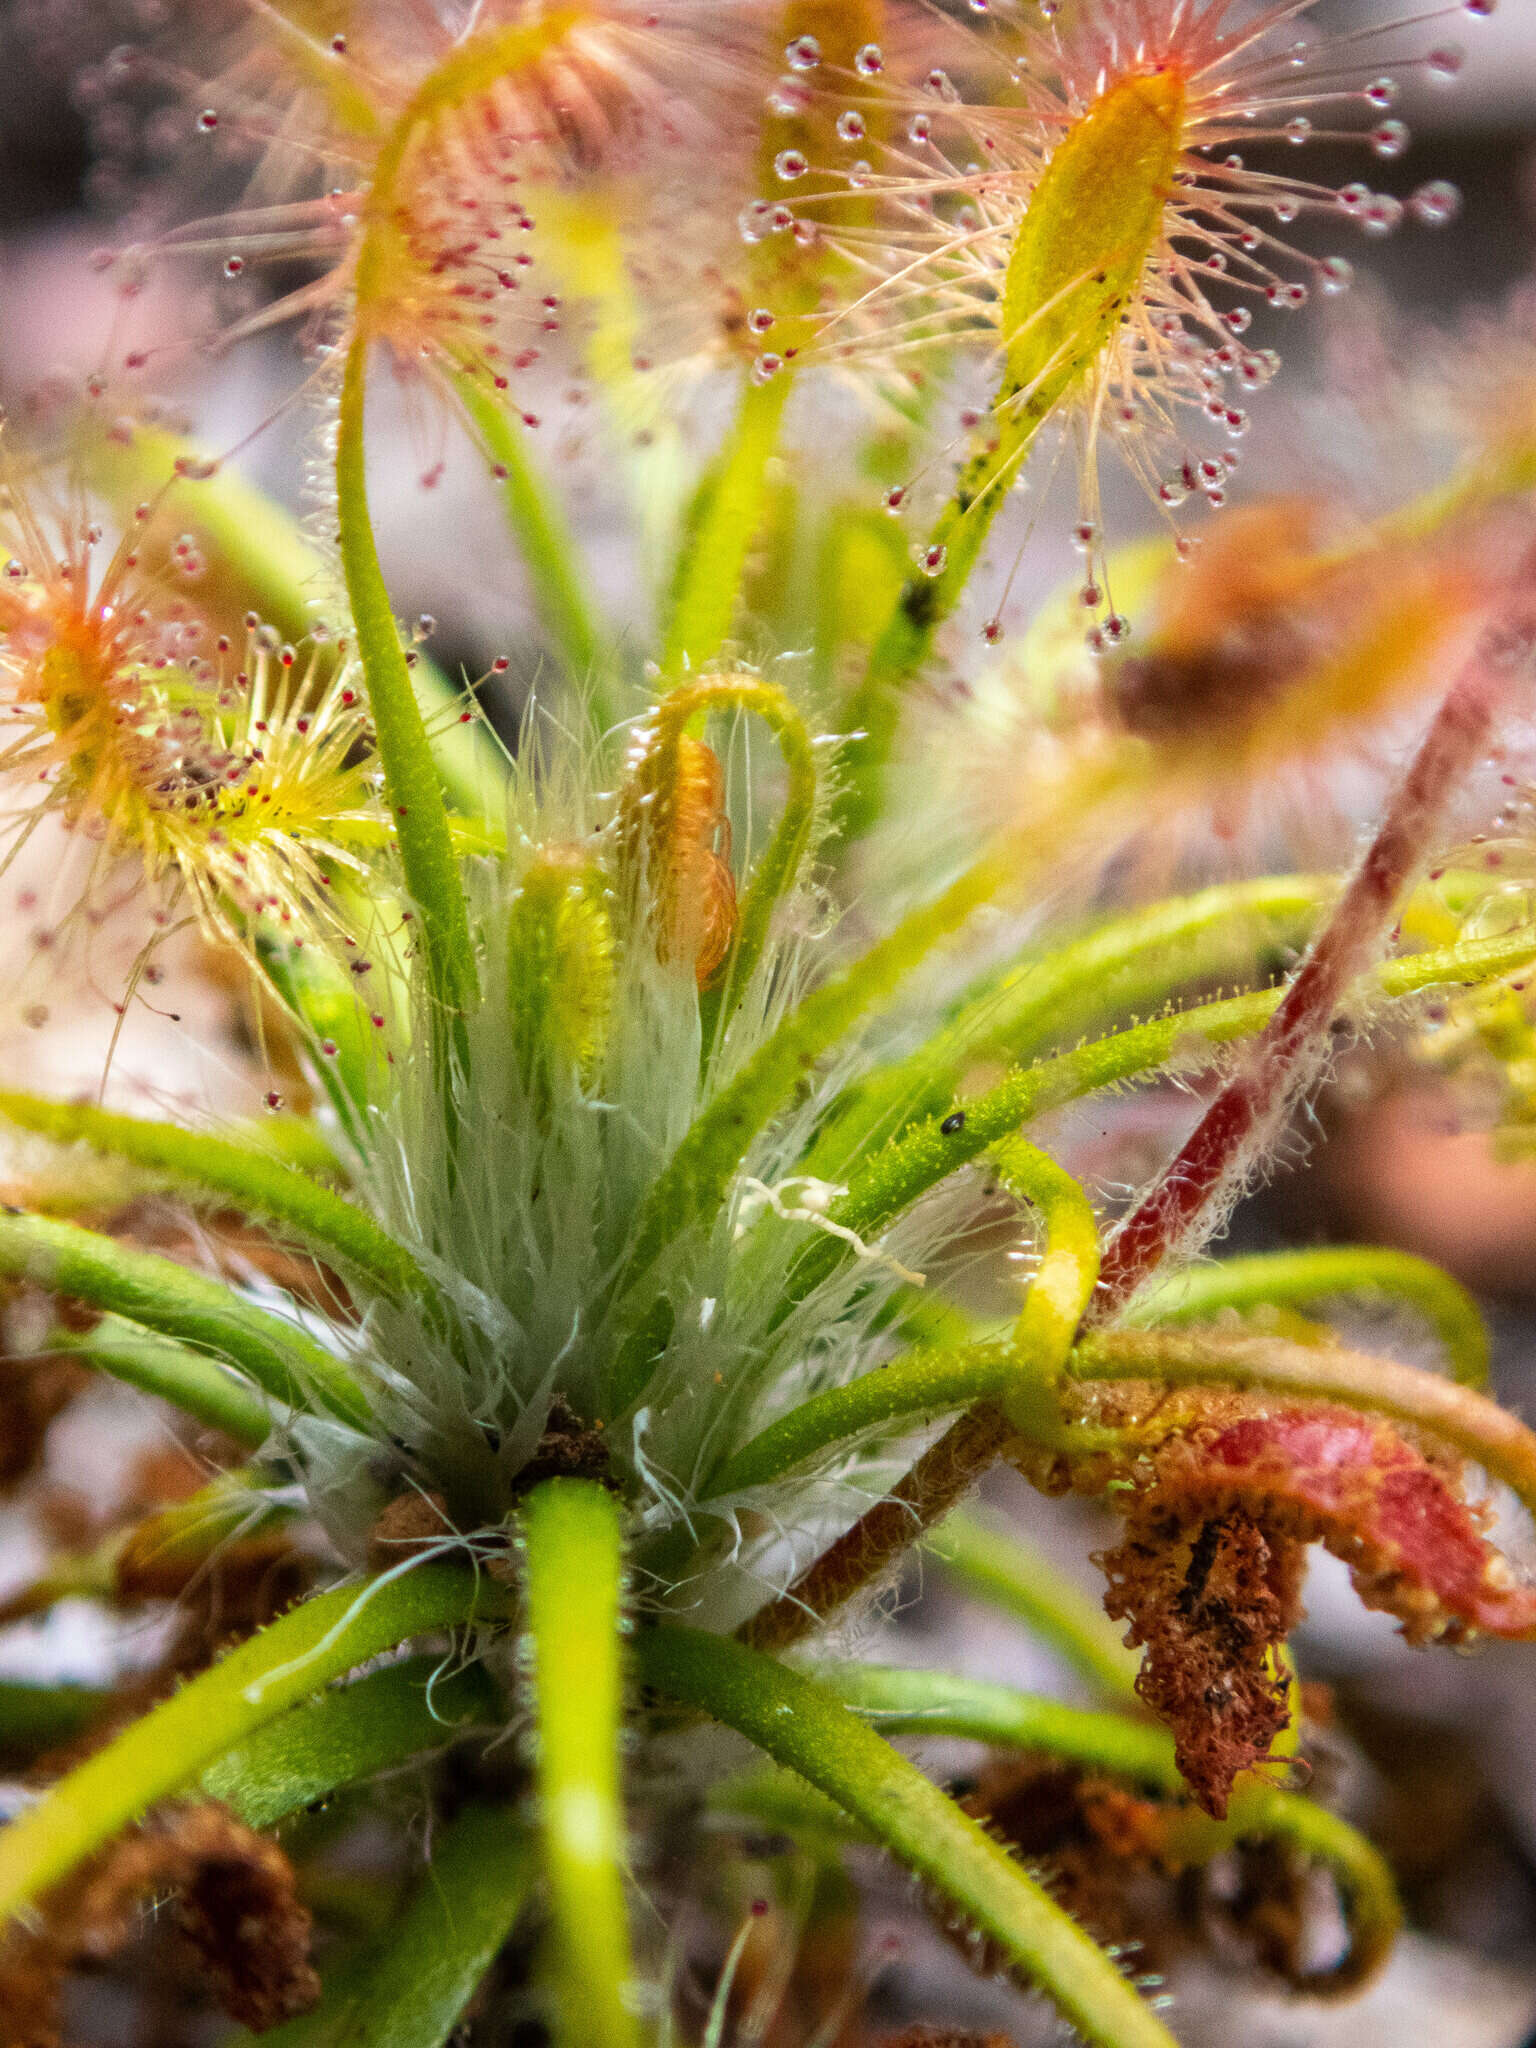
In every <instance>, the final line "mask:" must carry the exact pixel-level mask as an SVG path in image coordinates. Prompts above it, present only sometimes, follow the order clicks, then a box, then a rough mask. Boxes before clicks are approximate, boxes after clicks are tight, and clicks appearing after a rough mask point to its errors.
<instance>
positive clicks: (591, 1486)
mask: <svg viewBox="0 0 1536 2048" xmlns="http://www.w3.org/2000/svg"><path fill="white" fill-rule="evenodd" d="M522 1530H523V1542H524V1547H525V1570H526V1574H527V1581H526V1583H527V1628H528V1640H529V1643H530V1645H531V1647H532V1651H533V1679H532V1692H533V1709H534V1718H535V1723H536V1726H537V1729H538V1752H537V1781H538V1794H539V1824H540V1834H541V1839H542V1843H543V1853H544V1863H545V1870H546V1875H547V1879H548V1887H549V1904H550V1915H551V1918H552V1921H553V1935H554V1950H555V1962H556V1980H555V1982H556V1995H557V2002H558V2009H559V2038H560V2040H561V2041H562V2042H563V2043H564V2048H636V2044H637V2043H638V2041H639V2038H640V2037H639V2031H638V2029H637V2026H636V2023H635V2015H634V2012H633V2011H632V2010H631V2007H630V2005H629V2002H628V1995H629V1987H630V1983H631V1980H632V1977H633V1973H634V1966H633V1963H632V1961H631V1958H630V1949H629V1920H628V1914H627V1911H626V1908H625V1902H624V1877H623V1846H624V1826H623V1807H622V1801H621V1795H620V1789H619V1731H620V1722H621V1719H622V1713H623V1681H622V1676H621V1672H620V1664H619V1644H620V1636H619V1622H620V1609H621V1604H622V1593H623V1553H622V1549H621V1542H620V1530H619V1509H618V1504H617V1503H616V1502H615V1500H614V1498H613V1496H612V1495H611V1494H610V1493H608V1492H607V1491H606V1489H605V1488H603V1487H601V1486H598V1485H596V1484H595V1483H594V1482H592V1481H590V1480H584V1479H548V1480H545V1481H544V1483H543V1484H542V1485H541V1486H537V1487H535V1488H534V1490H533V1491H532V1492H531V1493H530V1494H529V1496H528V1499H527V1502H526V1504H525V1506H524V1509H523V1516H522Z"/></svg>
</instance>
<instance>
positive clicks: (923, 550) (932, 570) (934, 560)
mask: <svg viewBox="0 0 1536 2048" xmlns="http://www.w3.org/2000/svg"><path fill="white" fill-rule="evenodd" d="M916 560H917V566H918V567H919V569H921V570H922V572H923V574H924V575H925V576H942V575H943V574H944V568H945V564H946V563H947V562H948V561H949V549H948V548H946V547H921V546H920V547H919V548H918V549H917V551H916Z"/></svg>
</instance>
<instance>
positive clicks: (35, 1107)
mask: <svg viewBox="0 0 1536 2048" xmlns="http://www.w3.org/2000/svg"><path fill="white" fill-rule="evenodd" d="M0 1117H3V1118H5V1120H6V1121H7V1122H8V1123H13V1124H15V1125H17V1126H18V1127H19V1128H20V1129H21V1130H24V1131H32V1132H35V1133H36V1134H37V1135H38V1136H39V1137H43V1138H47V1139H49V1140H50V1141H51V1142H52V1143H53V1144H55V1145H87V1146H89V1147H90V1148H91V1150H92V1151H94V1152H104V1153H109V1154H111V1155H112V1156H114V1157H116V1158H119V1159H128V1160H132V1161H133V1163H134V1164H135V1165H136V1166H143V1167H147V1168H149V1169H150V1170H151V1171H152V1172H154V1173H156V1174H159V1175H163V1176H164V1177H165V1178H166V1179H167V1180H169V1181H171V1182H172V1183H173V1184H174V1185H176V1186H178V1187H184V1188H188V1189H190V1190H192V1191H193V1192H196V1193H202V1194H204V1195H211V1196H214V1197H216V1198H217V1199H218V1200H220V1201H223V1202H228V1203H232V1204H234V1205H235V1206H237V1207H238V1208H240V1209H242V1210H244V1211H245V1212H246V1214H247V1215H250V1216H257V1217H261V1218H263V1219H264V1220H265V1221H267V1222H269V1223H273V1224H276V1225H277V1226H278V1227H279V1228H280V1230H282V1231H283V1232H285V1233H287V1234H289V1235H291V1236H293V1237H295V1238H297V1239H298V1240H299V1241H300V1242H301V1243H303V1244H305V1245H307V1246H308V1247H309V1248H310V1249H311V1250H313V1251H315V1252H317V1253H319V1254H321V1255H322V1256H324V1257H327V1258H331V1259H334V1260H335V1261H336V1263H337V1264H338V1265H340V1266H341V1267H342V1268H344V1270H345V1271H346V1273H347V1275H348V1277H349V1278H351V1279H358V1280H362V1281H365V1282H366V1283H367V1285H368V1286H369V1287H370V1288H372V1289H373V1291H374V1292H375V1293H378V1294H382V1295H385V1296H387V1297H388V1298H389V1299H390V1300H392V1301H400V1300H403V1299H405V1298H407V1297H409V1296H413V1295H414V1296H418V1297H419V1296H422V1295H427V1294H430V1293H431V1291H432V1290H431V1283H430V1282H429V1280H428V1279H427V1276H426V1274H425V1273H423V1272H422V1270H421V1268H420V1267H419V1266H418V1265H417V1263H416V1261H415V1260H414V1259H413V1258H412V1257H411V1255H410V1253H409V1252H408V1251H407V1250H406V1249H405V1247H404V1246H403V1245H399V1244H396V1242H395V1240H394V1239H393V1238H392V1237H390V1236H389V1235H388V1234H387V1232H385V1231H383V1230H381V1229H380V1228H379V1226H378V1224H377V1223H375V1222H374V1220H373V1218H372V1217H371V1216H369V1215H368V1214H367V1212H366V1211H365V1210H362V1209H359V1208H358V1207H357V1206H356V1204H355V1203H352V1202H349V1201H347V1200H346V1199H345V1198H344V1197H343V1196H341V1195H338V1194H335V1193H333V1191H332V1190H331V1189H330V1188H327V1187H323V1186H322V1185H321V1184H320V1183H319V1182H318V1181H316V1180H313V1179H312V1178H311V1177H310V1175H309V1174H307V1173H301V1172H300V1171H299V1169H298V1168H297V1167H295V1166H289V1165H288V1164H286V1163H285V1162H284V1161H283V1160H280V1159H272V1158H269V1157H267V1156H266V1155H265V1154H263V1153H262V1152H261V1151H260V1150H259V1149H258V1148H257V1147H255V1146H254V1145H250V1146H247V1145H241V1144H237V1143H235V1142H234V1141H233V1140H232V1139H229V1138H219V1137H214V1136H212V1135H210V1134H209V1133H208V1132H205V1131H189V1130H186V1129H185V1128H183V1126H181V1125H180V1124H170V1123H159V1122H156V1121H154V1120H153V1119H150V1118H147V1117H137V1116H123V1115H121V1114H119V1113H117V1112H115V1111H113V1110H107V1109H97V1108H96V1107H95V1106H94V1104H91V1103H86V1102H51V1101H49V1100H48V1098H47V1097H46V1096H42V1095H27V1094H23V1093H22V1091H21V1090H20V1089H17V1088H0Z"/></svg>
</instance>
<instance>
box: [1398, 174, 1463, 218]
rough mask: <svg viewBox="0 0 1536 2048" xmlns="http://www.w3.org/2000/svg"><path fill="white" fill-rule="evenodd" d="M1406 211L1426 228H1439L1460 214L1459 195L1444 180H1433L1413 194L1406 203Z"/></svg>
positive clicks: (1457, 191) (1456, 190)
mask: <svg viewBox="0 0 1536 2048" xmlns="http://www.w3.org/2000/svg"><path fill="white" fill-rule="evenodd" d="M1408 210H1409V212H1410V213H1411V214H1412V215H1413V216H1414V218H1415V220H1420V221H1422V222H1423V223H1424V225H1425V226H1426V227H1430V228H1441V227H1444V226H1445V224H1446V222H1447V221H1451V220H1454V219H1455V218H1456V216H1457V214H1458V213H1460V211H1461V193H1460V191H1459V189H1458V188H1457V187H1456V186H1455V185H1452V184H1450V183H1449V182H1448V181H1447V180H1446V179H1444V178H1433V179H1431V180H1430V182H1429V183H1428V184H1427V185H1421V186H1420V187H1419V189H1418V191H1417V192H1415V193H1414V195H1413V197H1412V198H1411V199H1410V200H1409V201H1408Z"/></svg>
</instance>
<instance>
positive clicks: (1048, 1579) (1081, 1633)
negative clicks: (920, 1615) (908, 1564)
mask: <svg viewBox="0 0 1536 2048" xmlns="http://www.w3.org/2000/svg"><path fill="white" fill-rule="evenodd" d="M923 1548H924V1549H925V1550H926V1551H927V1552H928V1553H929V1555H930V1556H932V1557H936V1558H937V1559H938V1561H939V1562H940V1564H942V1565H943V1567H944V1570H945V1571H946V1573H947V1574H948V1575H949V1577H950V1578H951V1579H953V1581H954V1582H955V1584H956V1585H957V1586H958V1587H959V1588H960V1590H961V1591H962V1592H964V1593H969V1594H970V1595H971V1596H972V1598H974V1599H977V1600H985V1601H986V1602H987V1603H988V1605H989V1606H992V1607H998V1608H1001V1609H1002V1611H1003V1612H1004V1613H1005V1614H1011V1615H1013V1616H1015V1617H1016V1618H1017V1619H1018V1620H1019V1621H1022V1622H1023V1623H1024V1625H1025V1627H1026V1628H1027V1629H1029V1630H1030V1632H1031V1633H1032V1634H1033V1635H1037V1636H1038V1637H1039V1638H1040V1639H1041V1641H1042V1642H1044V1643H1046V1644H1048V1645H1049V1647H1050V1648H1051V1649H1053V1650H1054V1651H1056V1653H1057V1654H1058V1655H1059V1656H1060V1657H1061V1658H1062V1659H1063V1661H1064V1662H1065V1663H1067V1664H1069V1665H1070V1666H1071V1667H1072V1669H1073V1670H1074V1671H1076V1672H1077V1673H1078V1675H1079V1676H1080V1677H1082V1678H1085V1679H1087V1681H1088V1683H1089V1684H1090V1685H1091V1686H1092V1687H1093V1688H1094V1690H1095V1691H1096V1692H1099V1693H1102V1694H1103V1695H1104V1697H1105V1698H1106V1699H1110V1700H1114V1701H1116V1702H1118V1703H1119V1704H1120V1705H1122V1706H1125V1707H1129V1708H1131V1709H1132V1710H1133V1711H1134V1712H1138V1713H1139V1712H1140V1710H1141V1702H1140V1700H1139V1699H1138V1698H1137V1694H1136V1670H1137V1659H1136V1657H1135V1656H1134V1655H1133V1654H1132V1653H1131V1652H1130V1651H1129V1650H1127V1649H1126V1647H1125V1645H1124V1643H1123V1642H1122V1641H1121V1639H1120V1630H1119V1629H1118V1628H1116V1626H1115V1624H1114V1623H1113V1622H1112V1621H1111V1620H1110V1619H1109V1617H1108V1615H1106V1614H1105V1612H1104V1609H1103V1607H1102V1606H1101V1605H1100V1604H1099V1602H1098V1601H1097V1600H1094V1599H1093V1598H1092V1597H1091V1596H1090V1595H1089V1594H1087V1593H1085V1592H1083V1591H1082V1589H1081V1588H1080V1587H1078V1586H1076V1585H1074V1584H1073V1583H1072V1582H1071V1581H1070V1580H1069V1579H1066V1578H1064V1577H1063V1576H1062V1574H1061V1573H1060V1572H1059V1571H1058V1570H1057V1568H1056V1566H1055V1565H1054V1564H1053V1563H1052V1562H1051V1560H1050V1559H1049V1558H1048V1557H1047V1556H1046V1555H1045V1553H1044V1552H1043V1551H1042V1550H1040V1549H1038V1548H1037V1547H1036V1546H1035V1545H1034V1544H1033V1543H1028V1542H1026V1541H1025V1540H1024V1539H1023V1538H1022V1537H1020V1536H1019V1535H1017V1534H1016V1533H1010V1534H1004V1532H1003V1531H1002V1530H1000V1529H994V1528H992V1527H991V1526H990V1525H989V1524H988V1523H986V1522H983V1521H981V1520H979V1519H978V1518H977V1517H976V1516H975V1515H973V1514H971V1513H969V1512H968V1511H967V1510H966V1509H964V1508H958V1509H957V1510H956V1511H955V1513H954V1514H952V1515H951V1516H950V1517H949V1519H948V1520H947V1521H946V1522H944V1523H943V1524H942V1526H941V1527H940V1528H938V1529H936V1530H935V1531H934V1533H933V1534H932V1535H931V1536H930V1537H929V1538H928V1539H927V1541H926V1543H925V1544H924V1545H923ZM1169 1754H1170V1755H1171V1754H1172V1751H1171V1750H1170V1752H1169Z"/></svg>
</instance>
